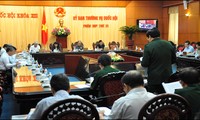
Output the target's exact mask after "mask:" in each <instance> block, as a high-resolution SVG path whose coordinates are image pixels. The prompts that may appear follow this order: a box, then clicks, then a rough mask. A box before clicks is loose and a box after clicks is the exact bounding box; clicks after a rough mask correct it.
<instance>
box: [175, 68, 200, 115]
mask: <svg viewBox="0 0 200 120" xmlns="http://www.w3.org/2000/svg"><path fill="white" fill-rule="evenodd" d="M178 76H179V78H180V83H181V84H182V86H183V88H182V89H176V90H175V93H176V94H179V95H181V96H183V97H184V98H185V99H186V100H187V101H188V102H189V103H190V105H191V107H192V114H193V117H194V116H195V114H197V112H199V110H200V104H199V100H200V85H199V83H200V80H199V77H200V75H199V72H198V70H197V69H195V68H193V67H187V68H183V69H182V70H181V71H180V73H179V74H178Z"/></svg>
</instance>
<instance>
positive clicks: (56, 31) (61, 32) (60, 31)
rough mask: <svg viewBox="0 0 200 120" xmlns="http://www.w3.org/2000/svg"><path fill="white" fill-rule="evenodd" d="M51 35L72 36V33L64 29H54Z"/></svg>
mask: <svg viewBox="0 0 200 120" xmlns="http://www.w3.org/2000/svg"><path fill="white" fill-rule="evenodd" d="M51 34H52V35H55V36H68V35H70V34H71V32H70V30H69V29H68V28H66V27H64V28H54V29H53V30H52V32H51Z"/></svg>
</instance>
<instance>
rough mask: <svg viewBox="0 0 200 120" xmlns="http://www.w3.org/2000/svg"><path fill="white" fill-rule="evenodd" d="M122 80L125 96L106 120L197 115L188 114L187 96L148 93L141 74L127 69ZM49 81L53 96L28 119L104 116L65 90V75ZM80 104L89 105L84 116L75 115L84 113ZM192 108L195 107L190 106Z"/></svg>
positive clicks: (185, 117) (56, 76) (87, 102)
mask: <svg viewBox="0 0 200 120" xmlns="http://www.w3.org/2000/svg"><path fill="white" fill-rule="evenodd" d="M195 74H196V73H195ZM195 77H196V76H195ZM195 79H196V78H195ZM121 80H122V85H121V86H123V90H124V91H125V93H126V95H125V96H123V97H121V98H119V99H118V100H116V101H115V102H114V104H113V106H112V109H111V113H110V114H109V115H108V116H107V117H108V118H109V119H138V118H141V119H142V118H143V117H146V118H147V119H148V118H149V119H150V118H151V119H155V118H160V119H166V118H168V119H169V118H179V119H183V118H184V119H192V118H194V115H195V116H196V115H198V114H193V115H192V114H191V104H190V103H188V100H187V99H185V98H183V97H181V96H179V95H176V94H160V95H155V94H152V93H149V92H147V91H146V89H145V88H144V83H143V77H142V75H141V74H140V72H138V71H135V70H134V71H129V72H127V73H126V74H125V75H123V76H122V78H121ZM50 84H51V89H52V92H53V94H54V96H53V97H48V98H45V99H43V100H41V101H40V102H39V103H38V104H37V106H36V109H35V111H34V112H33V113H29V115H28V119H40V118H42V119H46V118H51V119H52V118H56V117H58V116H62V117H67V118H68V119H69V118H71V117H72V116H73V117H75V116H74V115H76V117H80V118H82V119H83V118H84V119H86V118H87V119H88V118H90V117H92V118H90V119H93V118H95V119H99V116H100V118H101V119H103V117H104V116H105V115H104V113H103V112H102V111H100V112H99V116H98V113H97V110H96V109H94V108H95V107H94V106H93V105H92V104H91V103H90V102H89V101H87V100H84V99H83V98H82V97H80V96H77V95H69V93H68V92H67V91H69V89H70V88H69V86H70V85H69V80H68V78H67V76H66V75H65V74H57V75H54V76H53V77H52V79H51V82H50ZM66 85H67V86H66ZM58 86H59V87H58ZM117 89H118V88H117ZM197 101H198V100H197ZM82 105H83V106H85V107H87V108H90V109H89V110H88V109H85V110H87V112H86V111H85V110H84V113H85V116H79V115H78V114H80V112H81V111H82V112H83V106H82ZM49 106H50V107H49ZM58 108H59V109H58ZM196 108H197V107H196ZM71 110H72V111H74V113H73V114H70V112H71ZM192 110H194V109H193V108H192ZM75 111H76V112H75ZM192 112H193V111H192ZM156 113H157V114H156ZM88 114H90V115H88ZM168 114H170V115H168ZM71 115H72V116H71ZM89 116H90V117H89ZM57 119H60V118H57Z"/></svg>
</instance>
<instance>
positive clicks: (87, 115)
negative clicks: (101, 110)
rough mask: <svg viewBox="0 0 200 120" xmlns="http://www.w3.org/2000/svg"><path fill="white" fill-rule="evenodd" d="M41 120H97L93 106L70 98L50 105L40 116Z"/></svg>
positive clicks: (97, 115) (96, 112)
mask: <svg viewBox="0 0 200 120" xmlns="http://www.w3.org/2000/svg"><path fill="white" fill-rule="evenodd" d="M41 119H42V120H46V119H53V120H62V119H66V120H99V114H98V111H97V109H96V108H95V106H94V105H93V104H91V103H90V102H88V101H86V100H84V99H78V98H70V99H65V100H62V101H58V102H57V103H55V104H53V105H51V106H50V107H49V108H48V109H47V110H46V111H45V112H44V113H43V115H42V117H41Z"/></svg>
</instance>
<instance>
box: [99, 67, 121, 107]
mask: <svg viewBox="0 0 200 120" xmlns="http://www.w3.org/2000/svg"><path fill="white" fill-rule="evenodd" d="M124 74H125V71H120V72H112V73H108V74H107V75H105V76H102V77H101V78H100V79H99V82H100V94H101V96H110V97H107V98H105V99H104V100H103V101H102V103H103V104H104V105H105V106H112V105H113V103H114V101H115V100H117V99H118V98H120V97H121V93H123V92H124V91H123V84H122V82H121V78H122V76H123V75H124Z"/></svg>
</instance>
